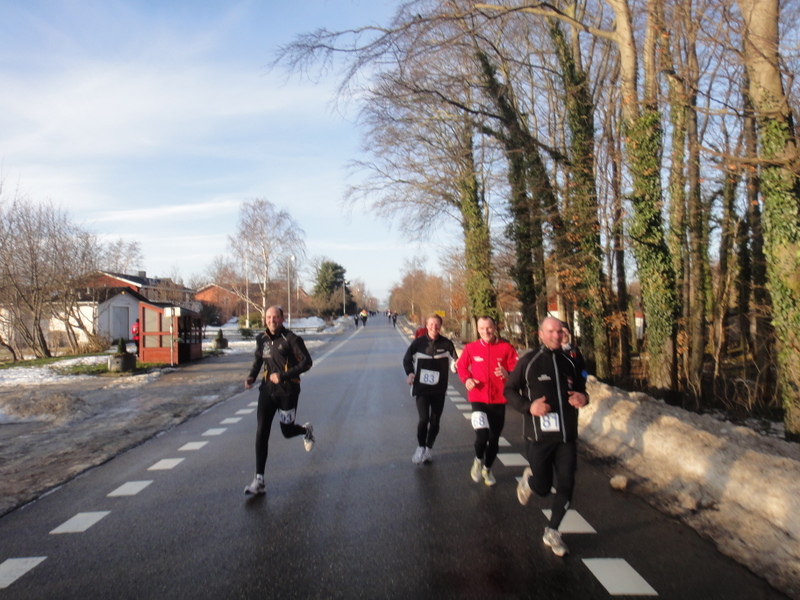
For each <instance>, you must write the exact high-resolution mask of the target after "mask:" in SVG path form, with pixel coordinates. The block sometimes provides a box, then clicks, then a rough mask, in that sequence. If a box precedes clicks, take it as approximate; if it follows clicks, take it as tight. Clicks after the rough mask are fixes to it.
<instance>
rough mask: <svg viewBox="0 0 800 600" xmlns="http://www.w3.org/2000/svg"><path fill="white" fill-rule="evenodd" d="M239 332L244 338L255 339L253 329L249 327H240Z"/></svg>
mask: <svg viewBox="0 0 800 600" xmlns="http://www.w3.org/2000/svg"><path fill="white" fill-rule="evenodd" d="M239 334H240V335H241V336H242V339H243V340H252V339H253V330H252V329H250V328H248V327H240V328H239Z"/></svg>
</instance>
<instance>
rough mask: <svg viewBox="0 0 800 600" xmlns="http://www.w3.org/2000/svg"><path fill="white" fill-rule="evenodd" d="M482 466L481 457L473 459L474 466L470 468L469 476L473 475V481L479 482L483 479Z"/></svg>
mask: <svg viewBox="0 0 800 600" xmlns="http://www.w3.org/2000/svg"><path fill="white" fill-rule="evenodd" d="M482 468H483V463H482V462H481V459H480V458H478V457H477V456H476V457H475V460H473V461H472V468H471V469H470V470H469V476H470V477H472V481H474V482H475V483H478V482H480V480H481V469H482Z"/></svg>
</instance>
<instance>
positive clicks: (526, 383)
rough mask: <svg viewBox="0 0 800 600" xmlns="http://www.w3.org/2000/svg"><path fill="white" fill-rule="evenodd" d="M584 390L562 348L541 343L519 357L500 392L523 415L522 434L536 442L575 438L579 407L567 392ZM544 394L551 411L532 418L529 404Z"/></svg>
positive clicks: (580, 377)
mask: <svg viewBox="0 0 800 600" xmlns="http://www.w3.org/2000/svg"><path fill="white" fill-rule="evenodd" d="M570 391H575V392H581V393H583V394H585V393H586V380H585V379H584V377H583V375H582V373H581V372H580V371H579V370H578V367H577V366H576V365H575V363H574V362H573V360H572V359H571V358H570V357H569V356H567V354H566V353H564V351H563V350H561V349H558V350H551V349H550V348H548V347H547V346H544V345H542V346H541V347H540V348H538V349H537V350H533V351H531V352H529V353H528V354H526V355H525V356H523V357H522V358H520V360H519V362H518V363H517V366H516V367H514V370H513V371H512V372H511V373H510V374H509V376H508V380H507V381H506V385H505V389H504V390H503V393H504V395H505V397H506V401H508V403H509V404H510V405H511V406H513V407H514V408H516V409H517V410H518V411H519V412H521V413H522V414H523V416H524V417H525V418H524V419H523V420H522V423H523V425H522V434H523V436H524V437H525V438H526V439H529V440H535V441H537V442H544V441H554V442H555V441H562V442H572V441H574V440H576V439H578V409H577V408H575V407H574V406H572V405H571V404H570V403H569V396H568V394H567V392H570ZM542 396H544V397H545V398H546V400H547V403H548V404H549V405H550V410H551V413H550V414H549V415H547V416H546V417H534V416H533V415H532V414H531V412H530V410H531V404H533V401H534V400H537V399H539V398H541V397H542Z"/></svg>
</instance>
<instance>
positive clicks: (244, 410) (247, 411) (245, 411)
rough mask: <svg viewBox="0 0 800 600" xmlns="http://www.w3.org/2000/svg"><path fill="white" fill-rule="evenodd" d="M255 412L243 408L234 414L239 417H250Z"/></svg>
mask: <svg viewBox="0 0 800 600" xmlns="http://www.w3.org/2000/svg"><path fill="white" fill-rule="evenodd" d="M254 412H255V411H254V410H253V409H252V408H242V409H240V410H237V411H236V413H234V414H237V415H250V414H253V413H254Z"/></svg>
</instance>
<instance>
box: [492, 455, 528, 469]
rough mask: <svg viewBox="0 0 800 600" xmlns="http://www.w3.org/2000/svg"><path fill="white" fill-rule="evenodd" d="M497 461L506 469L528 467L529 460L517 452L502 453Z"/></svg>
mask: <svg viewBox="0 0 800 600" xmlns="http://www.w3.org/2000/svg"><path fill="white" fill-rule="evenodd" d="M497 460H499V461H500V462H501V463H503V466H504V467H527V466H528V459H526V458H525V457H524V456H522V454H519V453H517V452H500V453H499V454H498V455H497Z"/></svg>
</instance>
